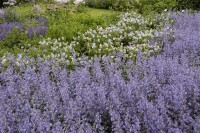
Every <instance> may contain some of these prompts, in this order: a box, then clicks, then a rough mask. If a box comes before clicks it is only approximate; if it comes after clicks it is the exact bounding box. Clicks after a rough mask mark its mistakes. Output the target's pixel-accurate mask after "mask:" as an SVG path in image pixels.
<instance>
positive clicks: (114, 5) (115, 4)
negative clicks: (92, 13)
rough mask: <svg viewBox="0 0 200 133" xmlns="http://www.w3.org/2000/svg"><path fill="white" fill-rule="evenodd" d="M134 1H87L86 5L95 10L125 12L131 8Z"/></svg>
mask: <svg viewBox="0 0 200 133" xmlns="http://www.w3.org/2000/svg"><path fill="white" fill-rule="evenodd" d="M132 3H133V0H85V4H86V5H87V6H89V7H93V8H101V9H109V8H111V9H114V10H119V11H125V10H127V9H130V8H131V5H132Z"/></svg>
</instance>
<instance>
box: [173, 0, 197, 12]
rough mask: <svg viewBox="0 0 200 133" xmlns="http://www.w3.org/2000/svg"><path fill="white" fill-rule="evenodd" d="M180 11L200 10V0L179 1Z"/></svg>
mask: <svg viewBox="0 0 200 133" xmlns="http://www.w3.org/2000/svg"><path fill="white" fill-rule="evenodd" d="M177 2H178V6H177V7H178V8H179V9H194V10H200V0H177Z"/></svg>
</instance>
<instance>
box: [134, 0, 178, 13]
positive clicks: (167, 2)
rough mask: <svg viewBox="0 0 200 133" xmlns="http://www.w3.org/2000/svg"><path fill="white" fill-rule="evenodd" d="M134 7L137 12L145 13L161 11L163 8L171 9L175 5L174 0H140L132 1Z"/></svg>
mask: <svg viewBox="0 0 200 133" xmlns="http://www.w3.org/2000/svg"><path fill="white" fill-rule="evenodd" d="M133 5H134V7H135V8H136V9H137V10H138V11H139V13H141V14H144V15H147V14H150V13H151V12H158V13H161V12H163V10H165V9H168V10H169V9H173V8H175V7H176V6H177V2H176V0H140V1H134V3H133Z"/></svg>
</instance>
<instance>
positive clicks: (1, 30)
mask: <svg viewBox="0 0 200 133" xmlns="http://www.w3.org/2000/svg"><path fill="white" fill-rule="evenodd" d="M34 21H35V23H36V24H38V26H30V27H28V28H27V27H25V25H24V23H22V22H5V23H2V24H0V41H2V40H3V39H4V38H5V37H6V35H8V34H9V33H12V30H13V29H14V28H17V29H18V30H19V31H21V32H23V31H26V32H27V36H28V37H30V38H33V37H34V35H37V36H40V35H41V36H45V34H46V31H47V29H48V28H47V21H46V20H45V19H43V18H35V20H34Z"/></svg>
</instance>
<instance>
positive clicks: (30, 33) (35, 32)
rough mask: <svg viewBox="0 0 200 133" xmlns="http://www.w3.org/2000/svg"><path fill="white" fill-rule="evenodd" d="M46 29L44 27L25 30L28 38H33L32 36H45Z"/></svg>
mask: <svg viewBox="0 0 200 133" xmlns="http://www.w3.org/2000/svg"><path fill="white" fill-rule="evenodd" d="M46 31H47V27H45V26H37V27H31V28H28V29H27V32H28V34H27V35H28V37H30V38H33V37H34V35H41V36H44V35H45V34H46Z"/></svg>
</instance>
